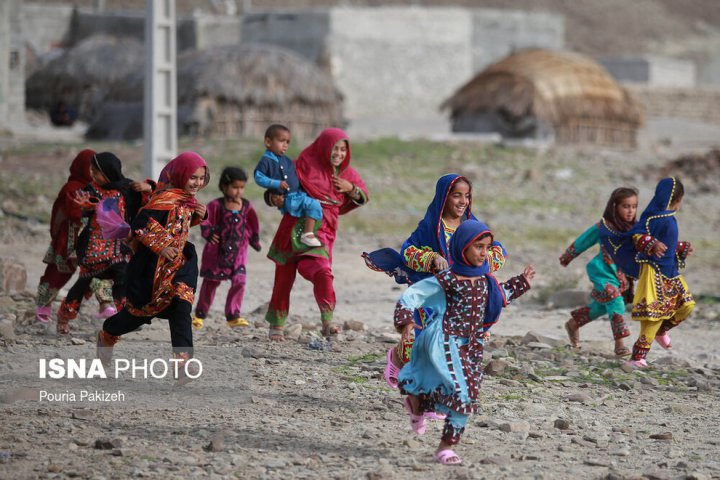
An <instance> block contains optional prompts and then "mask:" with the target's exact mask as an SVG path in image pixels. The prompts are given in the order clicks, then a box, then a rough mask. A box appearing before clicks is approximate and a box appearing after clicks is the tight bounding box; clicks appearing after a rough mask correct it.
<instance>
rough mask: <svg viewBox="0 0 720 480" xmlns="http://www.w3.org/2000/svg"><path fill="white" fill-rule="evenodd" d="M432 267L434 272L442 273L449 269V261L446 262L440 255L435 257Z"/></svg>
mask: <svg viewBox="0 0 720 480" xmlns="http://www.w3.org/2000/svg"><path fill="white" fill-rule="evenodd" d="M432 266H433V271H435V272H439V271H441V270H445V269H446V268H448V267H449V266H450V265H448V262H447V260H445V259H444V258H443V257H442V255H438V256H437V257H435V259H434V260H433V263H432Z"/></svg>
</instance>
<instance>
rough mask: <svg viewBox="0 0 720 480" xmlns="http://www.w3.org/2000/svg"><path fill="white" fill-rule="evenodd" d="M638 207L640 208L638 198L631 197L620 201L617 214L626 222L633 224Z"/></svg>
mask: <svg viewBox="0 0 720 480" xmlns="http://www.w3.org/2000/svg"><path fill="white" fill-rule="evenodd" d="M637 207H638V197H636V196H635V195H633V196H631V197H626V198H623V199H622V200H620V201H619V202H618V203H617V206H616V207H615V209H616V212H615V213H616V214H617V216H618V217H619V218H620V219H621V220H623V221H625V222H628V223H629V222H632V221H633V220H634V219H635V214H636V213H637Z"/></svg>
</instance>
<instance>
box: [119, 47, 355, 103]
mask: <svg viewBox="0 0 720 480" xmlns="http://www.w3.org/2000/svg"><path fill="white" fill-rule="evenodd" d="M177 63H178V67H177V68H178V75H177V76H178V104H188V103H191V102H192V101H194V100H196V99H198V98H200V97H214V98H218V99H221V100H223V101H226V102H230V103H237V104H240V105H254V106H266V107H275V108H279V109H282V107H283V106H286V105H289V104H307V105H328V106H337V105H340V104H341V103H342V101H343V97H342V94H341V93H340V91H339V90H338V89H337V88H336V87H335V85H334V83H333V80H332V78H331V77H330V75H328V74H327V73H325V72H323V71H322V70H320V69H319V68H318V67H317V66H315V65H314V64H313V63H311V62H308V61H307V60H305V59H303V58H301V57H299V56H298V55H296V54H294V53H292V52H290V51H287V50H284V49H282V48H278V47H274V46H270V45H254V44H247V45H229V46H218V47H210V48H207V49H204V50H192V51H188V52H184V53H182V54H181V55H179V56H178V61H177ZM143 77H144V75H143V72H142V71H141V72H136V73H134V74H132V75H130V76H128V77H127V78H126V79H124V80H123V81H122V82H119V83H118V84H116V86H115V87H114V88H113V89H112V90H111V92H110V93H109V95H108V97H107V100H110V101H125V102H128V101H141V100H142V92H143V81H144V80H143Z"/></svg>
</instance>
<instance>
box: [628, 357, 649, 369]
mask: <svg viewBox="0 0 720 480" xmlns="http://www.w3.org/2000/svg"><path fill="white" fill-rule="evenodd" d="M625 365H629V366H631V367H633V368H634V369H638V368H647V367H649V365H648V363H647V360H645V359H644V358H641V359H640V360H628V361H627V362H625Z"/></svg>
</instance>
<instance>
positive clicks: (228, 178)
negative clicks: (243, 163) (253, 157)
mask: <svg viewBox="0 0 720 480" xmlns="http://www.w3.org/2000/svg"><path fill="white" fill-rule="evenodd" d="M236 180H240V181H241V182H247V174H246V173H245V170H243V169H242V168H239V167H225V168H224V169H223V171H222V173H221V174H220V182H219V183H218V187H220V190H222V189H223V188H225V187H227V186H228V185H230V184H231V183H232V182H234V181H236Z"/></svg>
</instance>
